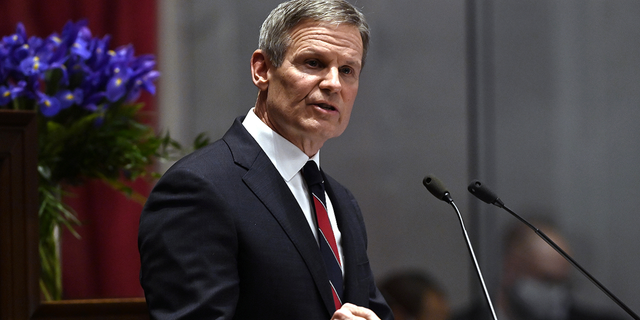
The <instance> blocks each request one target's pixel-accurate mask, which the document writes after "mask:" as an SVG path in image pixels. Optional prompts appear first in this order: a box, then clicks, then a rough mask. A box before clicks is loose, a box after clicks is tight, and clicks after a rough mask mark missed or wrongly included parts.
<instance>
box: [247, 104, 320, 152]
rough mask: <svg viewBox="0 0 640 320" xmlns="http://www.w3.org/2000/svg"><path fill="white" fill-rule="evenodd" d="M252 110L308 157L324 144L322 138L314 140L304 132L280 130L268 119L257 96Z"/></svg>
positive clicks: (265, 109)
mask: <svg viewBox="0 0 640 320" xmlns="http://www.w3.org/2000/svg"><path fill="white" fill-rule="evenodd" d="M253 112H255V114H256V115H257V116H258V118H259V119H260V120H261V121H262V122H264V123H265V124H266V125H267V126H268V127H269V128H271V130H273V131H274V132H276V133H277V134H279V135H281V136H282V137H283V138H285V139H287V141H289V142H291V143H293V145H295V146H296V147H298V149H300V150H302V152H304V154H306V155H307V156H308V157H309V158H311V157H313V156H314V155H315V154H316V153H318V151H320V148H322V145H324V142H325V141H324V140H323V141H315V140H313V139H311V138H309V137H308V135H306V134H304V133H298V134H296V133H295V132H292V133H286V132H285V130H280V129H279V127H278V126H277V125H276V124H275V123H274V122H272V121H271V120H270V118H269V113H268V112H267V108H266V105H265V104H264V102H263V103H260V99H259V98H258V101H257V102H256V105H255V108H254V110H253Z"/></svg>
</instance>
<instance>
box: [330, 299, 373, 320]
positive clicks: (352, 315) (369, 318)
mask: <svg viewBox="0 0 640 320" xmlns="http://www.w3.org/2000/svg"><path fill="white" fill-rule="evenodd" d="M361 319H365V320H380V318H378V316H377V315H376V314H375V313H374V312H373V311H371V310H369V309H367V308H364V307H358V306H356V305H353V304H351V303H345V304H344V305H342V308H340V310H337V311H336V312H335V313H334V314H333V317H331V320H361Z"/></svg>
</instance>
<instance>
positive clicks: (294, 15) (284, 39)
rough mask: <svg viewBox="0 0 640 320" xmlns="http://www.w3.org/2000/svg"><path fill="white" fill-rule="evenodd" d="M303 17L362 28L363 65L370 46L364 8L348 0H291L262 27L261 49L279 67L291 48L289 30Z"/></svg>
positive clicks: (280, 7) (265, 21)
mask: <svg viewBox="0 0 640 320" xmlns="http://www.w3.org/2000/svg"><path fill="white" fill-rule="evenodd" d="M303 20H311V21H318V22H328V23H332V24H340V23H347V24H350V25H353V26H355V27H357V28H358V30H359V31H360V37H361V38H362V49H363V50H362V65H363V66H364V61H365V58H366V56H367V49H368V48H369V37H370V31H369V25H368V24H367V21H366V20H365V18H364V15H363V14H362V12H360V10H359V9H358V8H356V7H354V6H353V5H351V4H350V3H349V2H347V1H345V0H325V1H322V0H291V1H287V2H284V3H281V4H280V5H279V6H278V7H276V8H275V9H273V11H271V13H270V14H269V16H268V17H267V19H265V20H264V22H263V23H262V27H261V28H260V40H259V43H258V48H260V49H261V50H262V51H264V52H265V53H266V55H267V56H268V57H269V60H270V61H271V63H272V64H273V65H274V66H275V67H276V68H277V67H280V65H282V62H283V61H284V56H285V53H286V51H287V48H288V47H289V44H290V43H289V42H290V35H289V32H290V31H291V30H292V29H293V28H294V27H295V26H296V25H298V24H299V23H301V22H302V21H303Z"/></svg>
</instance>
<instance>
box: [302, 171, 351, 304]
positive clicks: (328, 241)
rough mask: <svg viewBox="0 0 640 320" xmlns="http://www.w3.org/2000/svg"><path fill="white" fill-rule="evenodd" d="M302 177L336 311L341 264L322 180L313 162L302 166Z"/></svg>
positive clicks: (338, 302) (340, 297) (339, 296)
mask: <svg viewBox="0 0 640 320" xmlns="http://www.w3.org/2000/svg"><path fill="white" fill-rule="evenodd" d="M302 175H303V176H304V179H305V180H306V182H307V186H308V188H309V192H310V193H311V198H312V199H313V205H314V206H313V207H314V209H315V211H316V219H317V222H318V231H319V232H318V238H319V239H318V242H319V245H320V253H321V254H322V258H323V259H324V263H325V266H326V268H327V273H328V275H329V284H330V285H331V289H332V293H333V302H334V304H335V306H336V310H337V309H340V307H341V306H342V291H343V288H342V270H341V269H340V264H341V262H340V255H339V254H338V245H337V244H336V238H335V236H334V235H333V229H331V223H330V222H329V215H328V214H327V209H326V202H325V198H324V180H323V179H322V175H321V174H320V170H318V166H317V165H316V163H315V162H314V161H308V162H307V163H306V164H305V165H304V168H302Z"/></svg>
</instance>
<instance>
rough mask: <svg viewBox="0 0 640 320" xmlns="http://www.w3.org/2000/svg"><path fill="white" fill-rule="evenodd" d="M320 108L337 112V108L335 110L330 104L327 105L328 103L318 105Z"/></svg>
mask: <svg viewBox="0 0 640 320" xmlns="http://www.w3.org/2000/svg"><path fill="white" fill-rule="evenodd" d="M318 107H320V108H322V109H324V110H329V111H335V110H336V108H334V107H333V106H332V105H330V104H326V103H318Z"/></svg>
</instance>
